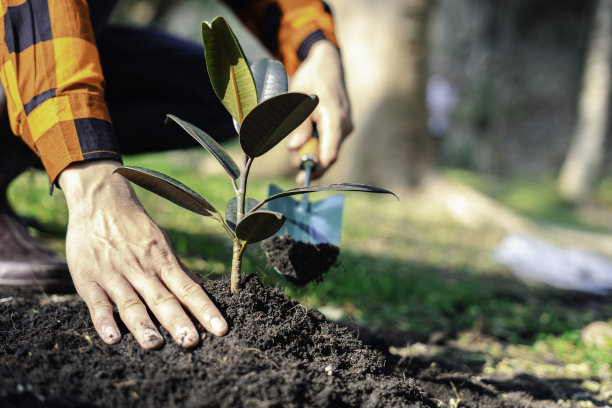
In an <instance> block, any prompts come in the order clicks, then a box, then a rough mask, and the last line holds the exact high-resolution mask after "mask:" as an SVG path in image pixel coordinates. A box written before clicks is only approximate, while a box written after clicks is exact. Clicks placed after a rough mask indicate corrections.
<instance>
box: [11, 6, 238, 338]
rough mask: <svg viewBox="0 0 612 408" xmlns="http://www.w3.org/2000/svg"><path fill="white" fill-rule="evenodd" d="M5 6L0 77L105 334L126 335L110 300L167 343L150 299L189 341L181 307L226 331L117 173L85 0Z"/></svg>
mask: <svg viewBox="0 0 612 408" xmlns="http://www.w3.org/2000/svg"><path fill="white" fill-rule="evenodd" d="M2 5H3V6H4V7H3V8H2V11H3V12H4V15H3V18H2V19H0V26H1V27H2V28H3V29H4V32H5V36H4V41H0V57H1V58H2V61H3V64H2V66H1V68H0V79H1V80H2V83H3V86H4V88H5V90H6V91H7V92H6V93H7V100H8V107H9V116H10V120H11V127H12V129H13V132H14V133H15V134H16V135H18V136H20V137H22V139H23V140H24V141H25V142H26V143H27V144H28V145H29V146H30V147H31V148H32V149H33V150H34V151H35V152H37V153H38V154H39V155H40V157H41V159H42V161H43V165H44V166H45V169H46V170H47V173H48V175H49V178H50V180H51V182H54V183H55V182H57V183H58V184H59V185H60V187H61V188H62V190H63V192H64V196H65V197H66V202H67V204H68V211H69V225H68V231H67V237H66V248H67V249H66V252H67V261H68V266H69V269H70V272H71V275H72V277H73V281H74V284H75V287H76V289H77V291H78V292H79V294H80V295H81V297H82V298H83V300H84V301H85V303H86V304H87V306H88V308H89V310H90V313H91V317H92V321H93V323H94V326H95V328H96V330H97V332H98V333H99V335H100V337H101V338H102V339H103V340H104V341H105V342H107V343H109V344H113V343H116V342H117V341H119V340H120V332H119V330H118V326H117V323H116V321H115V320H114V317H113V314H112V306H111V304H112V303H115V304H116V305H117V309H118V310H119V314H120V317H121V319H122V320H123V322H124V323H125V325H126V326H127V327H128V329H129V330H130V331H131V332H132V334H133V335H134V337H135V338H136V340H137V341H138V342H139V343H140V344H141V345H142V346H143V347H144V348H155V347H158V346H160V345H161V344H162V341H163V340H162V338H161V336H160V335H159V332H158V331H157V329H156V327H155V326H154V325H153V323H152V321H151V318H150V317H149V315H148V313H147V310H146V307H145V305H146V306H148V307H149V309H150V310H151V311H152V312H153V313H154V315H155V316H156V317H157V319H158V320H159V321H160V323H161V324H162V325H163V326H164V327H165V328H166V329H168V331H169V333H170V334H171V335H172V336H173V338H174V339H175V340H176V341H177V342H179V343H180V344H181V345H183V346H185V347H191V346H193V345H195V344H196V343H197V342H198V340H199V337H198V335H197V331H196V330H195V327H194V326H193V324H192V323H191V321H190V319H189V318H188V317H187V314H186V313H185V311H184V309H183V307H184V308H186V309H187V310H188V311H189V312H190V313H191V314H193V315H194V316H195V317H196V318H197V319H198V321H199V322H200V323H201V324H202V325H203V326H204V327H205V328H206V329H207V330H209V331H211V332H212V333H214V334H216V335H223V334H224V333H225V332H226V331H227V324H226V323H225V322H224V320H223V318H222V316H221V314H220V313H219V311H218V310H217V309H216V308H215V307H214V305H213V304H212V303H211V302H210V299H208V297H207V296H206V294H205V293H204V291H203V290H202V289H201V288H200V286H199V285H197V284H196V283H194V281H193V280H191V279H190V278H189V276H188V274H187V271H185V270H183V268H182V267H181V264H180V262H179V261H178V259H177V257H176V255H175V254H174V252H173V251H172V249H171V247H170V245H169V243H168V240H167V238H166V236H165V235H164V234H163V232H162V231H161V230H160V229H159V228H158V227H157V226H156V225H155V224H154V223H153V221H152V220H151V219H150V218H149V217H148V215H147V214H146V213H145V211H144V209H143V208H142V206H141V205H140V204H139V203H138V200H137V199H136V196H135V195H134V192H133V190H132V187H131V186H130V184H129V183H128V182H127V181H126V180H124V179H123V178H121V177H120V176H112V171H113V170H114V169H115V168H117V167H118V166H120V165H121V163H120V160H121V156H120V153H119V149H118V147H117V144H116V142H115V140H114V135H113V129H112V125H111V122H110V117H109V115H108V109H107V108H106V104H105V102H104V95H103V90H104V88H103V82H104V78H103V76H102V70H101V68H100V61H99V57H98V53H97V48H96V46H95V40H94V38H93V32H92V29H91V24H90V22H89V16H88V10H87V3H86V2H85V1H83V0H80V1H48V2H46V3H45V2H41V1H37V2H36V7H34V5H33V4H31V2H30V1H25V2H23V3H21V4H20V5H18V6H12V7H8V6H6V2H3V3H2ZM24 22H25V23H24ZM26 23H30V24H26ZM24 30H26V31H24ZM27 30H31V31H27ZM141 299H142V300H141ZM215 317H216V318H218V320H215Z"/></svg>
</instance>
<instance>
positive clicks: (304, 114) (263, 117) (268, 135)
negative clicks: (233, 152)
mask: <svg viewBox="0 0 612 408" xmlns="http://www.w3.org/2000/svg"><path fill="white" fill-rule="evenodd" d="M318 103H319V98H317V97H316V96H315V95H306V94H302V93H295V92H290V93H284V94H280V95H277V96H274V97H272V98H270V99H267V100H265V101H263V102H262V103H260V104H259V105H257V106H256V107H255V108H253V110H252V111H251V113H249V115H248V116H247V117H246V118H244V122H242V125H241V126H240V146H241V147H242V150H243V151H244V152H245V153H246V154H247V155H248V156H249V157H251V158H255V157H258V156H261V155H262V154H264V153H266V152H267V151H268V150H270V149H271V148H273V147H274V146H276V145H277V144H278V143H279V142H280V141H281V140H283V139H284V138H285V136H287V135H288V134H289V133H291V132H292V131H293V130H294V129H295V128H297V127H298V126H299V125H300V124H301V123H302V122H304V120H305V119H306V118H308V116H310V114H311V113H312V111H313V110H314V109H315V108H316V106H317V104H318Z"/></svg>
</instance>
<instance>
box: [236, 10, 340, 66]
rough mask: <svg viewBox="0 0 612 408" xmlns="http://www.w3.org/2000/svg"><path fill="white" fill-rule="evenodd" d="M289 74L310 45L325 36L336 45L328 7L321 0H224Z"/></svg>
mask: <svg viewBox="0 0 612 408" xmlns="http://www.w3.org/2000/svg"><path fill="white" fill-rule="evenodd" d="M225 3H227V4H228V5H229V6H230V7H231V8H232V9H233V10H234V11H235V12H236V14H238V16H240V18H241V19H242V20H243V21H244V23H245V24H246V26H247V27H249V29H250V30H251V31H252V32H253V33H254V34H255V35H256V36H258V37H259V38H260V39H261V40H262V42H263V43H264V44H265V45H266V47H267V48H268V49H269V50H270V51H272V53H273V54H274V56H275V57H276V58H277V59H279V60H280V61H282V62H283V64H284V65H285V68H286V70H287V73H288V74H289V75H292V74H293V73H294V72H295V71H296V70H297V68H298V67H299V66H300V63H301V62H302V61H304V59H305V58H306V56H307V55H308V51H310V47H311V46H312V45H313V44H314V43H315V42H317V41H319V40H322V39H326V40H328V41H330V42H331V43H332V44H334V45H336V46H337V45H338V43H337V40H336V36H335V33H334V22H333V19H332V15H331V10H330V8H329V7H328V6H327V4H325V3H324V2H322V1H320V0H226V1H225Z"/></svg>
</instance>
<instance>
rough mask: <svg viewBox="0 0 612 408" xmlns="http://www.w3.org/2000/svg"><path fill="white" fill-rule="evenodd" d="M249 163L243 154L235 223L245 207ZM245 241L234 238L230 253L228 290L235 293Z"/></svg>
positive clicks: (242, 214) (240, 219) (239, 219)
mask: <svg viewBox="0 0 612 408" xmlns="http://www.w3.org/2000/svg"><path fill="white" fill-rule="evenodd" d="M251 163H253V159H252V158H251V157H249V156H247V155H244V166H243V168H242V173H241V174H240V185H239V186H238V190H237V191H236V199H237V203H236V225H238V223H239V222H240V221H242V219H243V218H244V213H245V207H246V187H247V178H248V176H249V171H250V169H251ZM246 244H247V242H246V241H244V242H243V241H242V240H240V239H238V237H236V238H234V250H233V255H232V273H231V277H230V291H231V292H232V293H235V292H236V291H237V290H238V288H239V284H240V274H241V272H242V254H243V252H244V248H245V247H246Z"/></svg>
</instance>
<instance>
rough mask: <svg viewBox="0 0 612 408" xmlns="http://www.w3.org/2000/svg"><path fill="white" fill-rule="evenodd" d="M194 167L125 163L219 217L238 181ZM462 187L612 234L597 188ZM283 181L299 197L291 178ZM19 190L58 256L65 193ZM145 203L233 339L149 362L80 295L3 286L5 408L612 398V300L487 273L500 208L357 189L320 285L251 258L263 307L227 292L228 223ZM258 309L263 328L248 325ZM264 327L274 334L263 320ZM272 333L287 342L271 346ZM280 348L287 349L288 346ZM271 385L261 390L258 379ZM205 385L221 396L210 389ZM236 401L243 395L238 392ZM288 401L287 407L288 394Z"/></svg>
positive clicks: (538, 215)
mask: <svg viewBox="0 0 612 408" xmlns="http://www.w3.org/2000/svg"><path fill="white" fill-rule="evenodd" d="M198 157H199V156H198ZM172 158H173V159H172ZM193 163H196V164H193ZM198 163H199V159H194V154H193V153H191V152H183V153H177V154H176V155H175V156H172V157H171V160H165V161H160V159H159V156H155V155H153V156H143V157H137V158H136V157H135V158H127V159H126V164H129V165H140V166H143V167H149V168H153V169H156V170H159V171H163V172H164V173H166V174H169V175H171V176H173V177H175V178H177V179H179V180H181V181H183V182H184V183H185V184H187V185H189V186H190V187H192V188H194V189H195V190H196V191H198V192H200V193H201V194H202V195H203V196H204V197H206V198H207V199H208V200H209V201H211V202H212V203H213V204H215V205H217V206H218V207H219V208H223V205H224V204H223V203H225V202H226V200H227V199H228V198H229V197H230V196H231V189H232V188H231V183H229V181H228V180H226V176H225V175H224V174H219V175H215V174H212V175H211V174H210V173H209V172H208V168H209V167H208V166H204V165H200V164H198ZM256 165H257V163H256ZM201 168H206V173H201V172H200V170H199V169H201ZM194 169H195V171H194ZM446 175H449V176H453V177H454V173H453V174H450V173H446ZM472 177H474V178H476V179H477V180H476V181H474V180H472V179H471V178H472ZM461 180H462V181H463V182H465V181H467V182H468V184H470V185H472V186H475V187H478V188H481V187H482V191H485V192H486V193H487V194H489V195H490V196H491V197H493V198H495V199H496V200H498V201H499V202H502V203H504V204H505V205H509V206H514V208H515V209H517V211H519V212H520V215H521V216H526V217H528V219H529V221H530V223H528V225H527V224H525V225H527V227H529V228H531V227H533V225H535V226H536V227H537V228H540V227H542V225H546V226H548V224H549V223H550V222H554V223H556V224H559V223H565V225H566V227H567V226H568V225H569V226H570V227H572V228H573V229H576V230H577V231H578V229H580V231H579V232H580V233H581V234H582V233H586V234H587V235H580V236H581V237H593V236H595V237H597V236H596V235H593V234H594V233H597V234H602V235H601V237H602V239H601V240H600V242H607V241H606V239H608V237H609V236H610V231H609V228H610V226H609V224H607V223H606V220H609V219H612V217H609V214H610V211H609V209H610V208H612V197H610V196H609V194H607V193H605V194H599V195H598V196H597V197H596V198H597V199H596V200H595V201H594V202H593V203H592V205H591V206H589V207H587V210H588V211H586V212H584V213H583V212H580V211H574V210H572V209H571V208H567V207H566V206H565V205H564V204H562V203H560V202H559V201H557V200H556V199H555V198H554V196H553V195H552V194H551V191H552V190H553V188H551V187H550V186H551V185H553V183H551V182H550V181H547V180H544V181H533V180H528V181H521V182H520V183H515V184H508V183H505V182H503V180H497V179H491V180H489V179H482V178H479V177H478V176H476V175H469V177H467V178H466V176H465V175H461ZM269 182H270V181H269V180H257V179H253V180H251V181H250V182H249V186H250V189H251V192H250V193H249V194H250V196H253V197H255V198H258V197H260V196H261V195H262V194H265V191H267V184H268V183H269ZM273 182H274V183H275V184H279V185H284V186H286V187H292V184H291V181H290V180H286V179H282V180H278V179H275V180H273ZM606 183H607V184H606ZM603 185H604V186H605V185H609V181H605V180H604V184H603ZM491 186H493V187H491ZM605 190H606V191H610V190H609V189H608V188H606V189H605ZM9 193H10V197H9V198H10V199H11V201H12V202H13V203H15V204H16V206H18V207H19V209H20V213H21V214H23V215H26V216H32V217H35V218H36V219H37V220H38V221H39V222H40V223H41V225H42V227H43V229H44V230H46V232H37V231H33V232H34V233H36V234H38V235H39V236H40V237H41V238H42V239H44V240H45V241H46V242H47V243H48V244H49V245H51V246H52V247H53V248H54V249H56V250H57V251H58V252H60V253H61V252H63V250H64V247H63V234H64V230H65V225H66V219H67V213H66V210H65V206H64V204H63V202H62V201H63V199H62V197H61V191H56V192H55V193H54V195H53V196H52V197H47V198H44V197H45V195H46V194H47V193H48V181H47V179H46V178H45V176H44V174H41V173H28V174H25V175H24V176H23V177H22V178H20V180H18V182H17V183H15V184H14V185H13V186H11V191H9ZM138 194H139V195H140V197H141V199H142V201H143V203H144V205H145V208H146V209H147V211H148V212H149V213H150V214H151V215H152V216H153V218H154V219H155V220H156V221H157V222H158V223H160V225H161V226H162V227H163V228H164V230H165V231H166V232H167V234H168V236H169V238H170V240H171V242H172V245H173V246H174V248H175V249H176V250H177V251H178V253H179V254H180V255H181V258H182V259H183V260H184V262H185V263H186V264H187V265H188V266H189V267H190V268H191V269H192V270H194V271H196V272H197V273H199V274H201V275H202V276H203V277H205V278H207V279H209V280H210V281H211V282H210V283H208V284H207V285H208V286H207V288H208V290H209V292H210V293H211V294H212V295H213V297H214V298H215V300H216V301H217V302H218V304H219V306H220V308H221V310H223V311H224V313H226V316H228V318H229V320H230V321H231V322H232V330H231V331H230V334H228V336H227V337H226V338H224V339H215V338H213V337H210V336H206V337H205V338H204V339H203V341H202V345H201V346H200V347H198V348H196V349H194V350H192V351H183V350H180V349H179V348H178V347H177V346H176V345H174V344H173V343H172V342H171V341H168V343H167V344H166V345H165V346H164V348H163V349H161V350H159V351H153V352H143V351H141V350H140V349H139V348H138V347H137V346H136V344H135V342H134V341H133V339H132V338H131V335H129V334H127V333H126V336H125V338H124V340H123V341H122V342H121V344H120V345H118V346H113V347H111V346H106V345H104V344H103V343H102V342H101V341H100V340H99V339H98V338H97V336H96V334H95V331H94V330H93V328H92V326H91V322H90V320H89V318H88V317H87V313H86V308H85V306H84V305H83V304H82V302H80V300H79V299H78V297H75V296H74V295H61V296H60V295H58V294H54V293H46V294H38V295H36V296H34V297H33V296H31V295H30V294H26V293H16V292H8V293H6V292H5V293H3V294H1V295H0V308H2V313H1V315H2V326H1V327H0V340H1V342H2V344H3V346H2V351H1V352H0V396H2V398H4V400H3V401H2V404H0V405H3V404H4V405H8V404H9V403H14V404H17V405H16V406H24V404H25V403H27V402H30V403H31V404H33V405H34V406H36V404H38V402H39V399H38V397H39V396H43V397H44V398H46V400H45V401H46V402H49V399H50V400H52V401H54V403H55V404H56V406H70V405H69V404H70V403H72V402H74V401H78V402H87V403H90V404H93V405H94V406H112V405H113V404H115V405H114V406H120V405H122V404H123V405H127V404H130V405H138V404H141V406H148V405H151V404H150V402H149V400H148V399H147V398H157V397H159V399H158V400H157V401H165V402H166V403H167V404H166V405H168V406H172V405H173V404H174V406H194V405H195V406H198V405H205V404H204V402H206V401H208V402H210V403H211V404H212V405H215V404H216V405H223V404H226V405H229V406H236V405H242V406H274V404H273V402H274V401H276V403H277V404H279V405H278V406H291V404H294V405H295V406H300V405H301V406H325V404H326V403H327V404H331V403H336V402H338V401H341V402H342V401H344V402H345V403H346V405H348V406H367V403H368V402H371V404H372V406H377V405H376V404H379V405H378V406H384V405H385V403H387V404H386V405H387V406H389V405H391V406H392V405H393V404H392V403H389V400H388V399H385V398H399V397H398V394H401V396H402V398H403V399H396V400H393V399H392V400H391V401H395V402H397V403H396V404H395V405H396V406H410V404H412V405H413V406H418V405H419V404H421V406H440V407H488V406H502V407H503V406H508V407H514V406H517V407H523V406H525V407H548V406H551V407H552V406H560V407H604V406H610V405H611V404H612V381H611V378H612V377H611V373H612V353H611V352H610V351H611V345H612V341H611V340H612V335H610V333H611V332H612V325H611V319H612V302H610V297H609V296H595V295H589V294H582V293H578V292H573V291H562V290H558V289H554V288H550V287H547V286H545V285H541V284H537V283H534V282H523V281H520V280H518V279H517V278H515V277H514V276H513V274H512V273H511V272H510V271H509V270H508V269H506V268H505V267H503V266H500V265H498V264H496V263H494V262H493V261H492V259H491V256H490V254H491V251H492V250H493V249H494V248H495V247H496V246H497V245H498V244H499V243H500V242H501V240H502V239H503V238H504V236H505V235H506V233H507V232H508V226H507V225H506V224H505V223H503V222H501V221H502V220H496V219H495V218H496V217H498V216H500V214H501V215H503V211H502V212H501V213H500V212H499V211H492V212H491V211H490V212H486V214H485V212H482V211H472V212H471V213H470V212H467V213H464V215H466V214H467V215H468V217H463V218H461V217H459V218H457V216H456V214H454V215H453V214H451V213H450V212H449V211H448V209H446V210H444V208H443V207H444V205H443V204H444V200H443V196H442V195H441V194H440V190H437V195H433V196H432V195H429V196H425V198H423V197H421V196H420V195H419V194H417V193H412V192H398V195H399V196H400V201H399V203H398V202H397V201H396V200H395V199H394V198H392V197H366V196H363V195H362V196H358V197H357V196H355V195H351V194H347V201H346V205H345V209H344V219H343V232H342V234H343V235H342V242H341V246H340V255H339V257H338V265H337V266H335V267H333V268H331V270H330V271H329V272H328V273H327V274H326V275H325V276H324V279H323V281H322V282H319V283H316V284H314V283H312V284H308V285H306V286H305V287H303V288H299V287H295V286H293V285H291V284H290V283H287V282H286V281H285V280H284V279H282V278H281V277H280V276H279V275H278V274H277V273H276V272H275V270H274V268H273V267H271V266H270V265H268V261H267V259H266V256H265V255H264V254H263V252H262V251H261V250H260V249H259V248H258V247H257V246H255V245H254V246H252V247H250V248H249V249H247V251H246V253H245V259H244V268H245V270H246V271H248V272H249V273H250V274H254V275H257V276H259V277H261V280H262V281H263V283H264V287H265V288H268V289H265V290H263V289H261V288H260V289H258V292H261V295H262V296H264V297H265V299H266V300H265V301H264V302H261V300H257V299H258V297H257V296H255V297H253V299H251V300H249V297H250V296H246V297H245V298H244V299H231V298H228V297H225V296H224V295H223V290H222V288H223V287H225V286H227V285H226V284H224V283H223V282H224V280H225V279H227V273H228V269H229V259H230V257H231V243H229V242H227V240H226V237H225V236H224V235H223V231H222V230H220V229H219V228H218V225H216V224H215V223H213V222H209V220H202V218H201V217H198V216H197V215H194V214H191V213H187V212H185V211H184V210H182V209H180V208H178V207H176V206H173V205H172V204H169V203H167V202H165V201H164V200H162V199H159V198H157V197H155V196H153V195H149V194H148V193H146V192H143V191H141V190H138ZM228 194H229V195H228ZM311 199H313V200H315V199H317V196H315V195H313V196H312V197H311ZM41 200H44V204H45V205H44V206H41V205H40V203H41ZM452 203H453V204H454V205H455V207H456V208H454V209H455V210H466V206H465V202H462V201H461V200H455V201H453V202H452ZM446 204H448V202H447V203H446ZM468 209H469V208H468ZM487 211H488V210H487ZM483 215H486V217H483ZM487 217H488V218H487ZM546 217H548V218H546ZM502 218H503V217H502ZM500 224H503V225H500ZM532 224H533V225H532ZM525 225H523V224H521V228H523V227H525ZM529 228H528V229H529ZM547 231H553V233H552V234H549V235H546V237H550V238H551V239H553V238H559V237H560V235H559V233H558V232H559V231H560V230H559V229H547ZM585 231H586V232H585ZM589 234H590V235H589ZM554 235H556V236H554ZM569 236H572V235H569ZM587 241H588V240H586V239H585V240H584V241H576V243H577V244H582V243H585V242H587ZM604 249H605V248H604ZM561 272H562V271H561ZM253 282H255V281H253ZM258 295H259V294H258ZM285 295H286V296H288V298H286V297H284V296H285ZM271 299H272V300H274V302H280V303H279V304H276V303H272V305H277V307H272V309H270V310H269V311H268V310H267V309H264V311H263V312H262V311H261V310H260V311H258V310H257V308H258V307H264V306H266V305H268V303H269V302H270V300H271ZM243 302H244V303H243ZM257 305H259V306H257ZM268 306H269V305H268ZM268 306H266V307H268ZM241 309H242V310H241ZM276 310H284V312H282V313H281V314H282V316H283V318H282V319H281V318H280V316H279V315H278V314H275V313H271V312H272V311H276ZM321 313H322V314H321ZM268 315H270V316H268ZM251 316H252V319H254V321H255V322H257V324H256V325H254V326H251V325H249V323H248V322H247V321H248V319H251ZM322 316H325V320H322ZM264 321H265V322H266V324H272V325H273V326H264V325H263V324H262V322H264ZM274 325H277V326H279V327H278V329H279V330H280V331H278V332H277V333H285V334H284V335H279V337H273V336H272V334H271V333H274V332H275V330H276V329H270V327H276V326H274ZM263 328H266V329H265V330H263ZM295 330H297V331H295ZM287 333H288V334H287ZM270 336H272V337H273V340H271V339H270V338H271V337H270ZM326 336H327V337H326ZM330 336H331V337H330ZM313 338H314V339H313ZM331 338H335V339H336V341H333V342H331V341H330V339H331ZM285 339H289V340H293V343H292V344H290V345H286V343H283V342H282V341H284V340H285ZM304 339H305V343H307V344H310V345H315V344H318V346H316V347H314V348H313V349H308V348H306V349H307V350H310V351H308V352H307V357H305V358H304V357H303V354H300V353H304V350H302V349H300V348H299V347H298V348H295V347H294V346H300V344H301V345H302V346H304V345H305V343H304V342H303V341H302V340H304ZM281 340H282V341H281ZM298 340H299V341H298ZM300 341H302V343H300ZM317 342H320V343H317ZM56 344H57V347H56ZM281 344H285V346H281ZM297 356H302V357H299V358H298V357H297ZM340 356H345V357H340ZM100 357H102V358H103V359H102V360H100V362H98V363H93V361H96V359H97V358H100ZM42 367H45V368H46V369H44V370H42V369H41V368H42ZM155 367H164V368H163V369H161V370H160V369H157V368H155ZM351 367H353V368H354V370H352V369H351ZM213 370H216V371H215V377H213V373H212V371H213ZM224 370H225V371H224ZM232 370H237V371H235V372H232ZM351 370H352V371H351ZM264 372H265V375H261V376H260V375H259V374H260V373H264ZM36 373H39V374H41V375H40V376H37V374H36ZM221 373H223V374H221ZM252 373H258V374H257V375H254V374H252ZM289 373H292V374H289ZM328 373H331V374H328ZM351 373H352V374H351ZM349 374H350V375H349ZM268 375H269V376H268ZM347 375H348V376H347ZM260 377H262V379H261V381H264V382H265V381H267V382H265V383H260V382H259V381H260ZM162 378H165V379H166V380H163V381H162ZM230 378H231V379H230ZM262 384H264V385H262ZM290 384H293V385H290ZM352 384H354V385H352ZM285 385H286V386H287V387H288V388H284V389H283V388H282V387H283V386H285ZM96 387H104V391H105V392H106V393H107V395H106V396H104V397H101V395H103V394H102V393H101V391H100V392H98V391H95V392H94V391H93V390H94V389H95V388H96ZM211 387H216V388H215V389H218V390H221V389H223V390H225V391H218V392H217V393H211V392H210V391H209V390H210V389H211ZM225 387H228V388H225ZM275 387H280V388H275ZM291 387H297V388H291ZM296 389H297V391H295V390H296ZM271 390H275V391H271ZM268 391H270V392H273V394H269V393H268ZM308 393H310V394H308ZM243 394H244V397H245V398H244V399H240V400H237V399H235V398H242V397H241V396H242V395H243ZM289 394H291V395H293V397H292V398H294V400H293V401H292V402H289V401H288V400H287V399H283V398H288V395H289ZM315 394H316V395H315ZM297 396H299V397H297ZM83 397H84V398H83ZM247 397H248V398H250V397H253V398H251V399H248V398H247ZM366 397H367V398H368V399H367V400H365V398H366ZM206 398H209V399H206ZM215 398H216V399H215ZM300 398H301V399H300ZM308 398H310V399H308ZM109 401H110V402H109ZM306 401H308V402H306ZM62 404H63V405H62ZM316 404H319V405H316ZM432 404H433V405H432ZM39 405H40V404H39ZM9 406H10V405H9ZM47 406H49V404H47ZM51 406H53V405H51ZM72 406H74V405H72ZM153 406H154V405H153ZM330 406H331V405H330ZM335 406H341V404H340V402H338V403H337V404H335Z"/></svg>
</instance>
